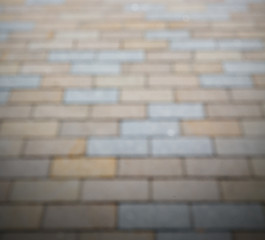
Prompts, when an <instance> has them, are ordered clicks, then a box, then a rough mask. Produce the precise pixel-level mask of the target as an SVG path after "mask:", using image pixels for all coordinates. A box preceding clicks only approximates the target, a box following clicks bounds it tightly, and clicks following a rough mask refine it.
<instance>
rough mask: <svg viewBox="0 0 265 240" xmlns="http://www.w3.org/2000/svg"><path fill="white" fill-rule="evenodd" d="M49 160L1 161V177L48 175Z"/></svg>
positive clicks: (40, 176)
mask: <svg viewBox="0 0 265 240" xmlns="http://www.w3.org/2000/svg"><path fill="white" fill-rule="evenodd" d="M48 172H49V160H44V159H43V160H6V161H0V178H18V177H19V178H21V177H39V178H42V177H47V176H48Z"/></svg>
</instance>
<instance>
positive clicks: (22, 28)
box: [0, 22, 35, 33]
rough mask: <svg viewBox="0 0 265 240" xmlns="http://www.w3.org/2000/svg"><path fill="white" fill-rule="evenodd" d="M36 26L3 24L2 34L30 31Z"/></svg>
mask: <svg viewBox="0 0 265 240" xmlns="http://www.w3.org/2000/svg"><path fill="white" fill-rule="evenodd" d="M34 26H35V24H34V23H32V22H1V23H0V32H1V33H2V32H12V31H18V32H20V31H22V32H23V31H30V30H32V29H33V28H34Z"/></svg>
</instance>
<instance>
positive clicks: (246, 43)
mask: <svg viewBox="0 0 265 240" xmlns="http://www.w3.org/2000/svg"><path fill="white" fill-rule="evenodd" d="M217 46H218V48H219V49H222V50H241V51H242V50H259V49H263V48H264V44H263V43H262V42H261V41H259V40H245V39H232V40H219V41H218V43H217Z"/></svg>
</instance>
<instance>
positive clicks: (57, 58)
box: [49, 51, 95, 62]
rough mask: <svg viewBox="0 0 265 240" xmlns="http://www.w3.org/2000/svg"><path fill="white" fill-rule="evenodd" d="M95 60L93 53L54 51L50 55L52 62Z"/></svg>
mask: <svg viewBox="0 0 265 240" xmlns="http://www.w3.org/2000/svg"><path fill="white" fill-rule="evenodd" d="M93 59H95V53H94V52H92V51H52V52H51V53H50V55H49V61H51V62H82V61H91V60H93Z"/></svg>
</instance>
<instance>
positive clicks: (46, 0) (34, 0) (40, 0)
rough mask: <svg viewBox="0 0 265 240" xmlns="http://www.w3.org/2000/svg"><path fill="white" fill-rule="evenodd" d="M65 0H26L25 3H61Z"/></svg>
mask: <svg viewBox="0 0 265 240" xmlns="http://www.w3.org/2000/svg"><path fill="white" fill-rule="evenodd" d="M64 2H65V0H27V1H26V3H27V5H46V4H62V3H64Z"/></svg>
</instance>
